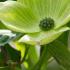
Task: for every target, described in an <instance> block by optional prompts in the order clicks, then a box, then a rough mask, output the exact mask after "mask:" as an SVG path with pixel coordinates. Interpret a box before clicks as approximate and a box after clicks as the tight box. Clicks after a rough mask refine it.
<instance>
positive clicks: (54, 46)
mask: <svg viewBox="0 0 70 70" xmlns="http://www.w3.org/2000/svg"><path fill="white" fill-rule="evenodd" d="M46 47H47V48H48V51H49V52H50V54H51V55H52V56H53V57H54V58H55V59H56V61H57V62H58V63H59V64H60V65H61V66H62V67H63V68H65V70H70V57H69V56H70V52H69V50H68V32H66V33H65V34H63V35H62V36H61V37H59V38H58V39H57V40H55V41H54V42H52V43H50V44H48V45H46Z"/></svg>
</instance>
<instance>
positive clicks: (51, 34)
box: [19, 27, 69, 45]
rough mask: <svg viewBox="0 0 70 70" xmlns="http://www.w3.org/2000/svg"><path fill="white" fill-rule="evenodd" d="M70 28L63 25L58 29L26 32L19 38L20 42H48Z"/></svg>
mask: <svg viewBox="0 0 70 70" xmlns="http://www.w3.org/2000/svg"><path fill="white" fill-rule="evenodd" d="M67 30H69V28H68V27H62V28H60V29H57V30H50V31H47V32H40V33H34V34H26V35H24V36H23V37H21V38H20V39H19V42H22V43H27V44H31V45H36V44H40V45H43V44H48V43H50V42H52V41H53V40H55V39H56V38H58V37H59V36H60V35H61V34H62V33H63V32H65V31H67Z"/></svg>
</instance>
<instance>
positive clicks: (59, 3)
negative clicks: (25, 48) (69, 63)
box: [0, 0, 70, 45]
mask: <svg viewBox="0 0 70 70" xmlns="http://www.w3.org/2000/svg"><path fill="white" fill-rule="evenodd" d="M0 20H1V21H2V22H3V24H4V25H6V26H7V27H8V28H9V29H11V30H13V31H16V32H21V33H25V34H26V35H24V36H23V37H22V38H21V39H20V40H19V42H24V43H27V44H31V45H35V44H40V45H43V44H48V43H50V42H52V41H54V40H55V39H57V38H58V37H59V36H60V35H61V34H62V33H63V32H65V31H67V30H70V28H69V27H68V26H67V24H68V22H69V21H70V0H17V1H5V2H1V3H0Z"/></svg>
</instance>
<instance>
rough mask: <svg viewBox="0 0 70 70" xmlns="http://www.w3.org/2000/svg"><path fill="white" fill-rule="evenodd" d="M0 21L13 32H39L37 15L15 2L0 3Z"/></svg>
mask: <svg viewBox="0 0 70 70" xmlns="http://www.w3.org/2000/svg"><path fill="white" fill-rule="evenodd" d="M0 20H1V21H2V22H3V23H4V24H5V25H6V26H7V27H8V28H10V29H12V30H14V31H18V32H25V33H33V32H39V31H40V29H39V26H38V25H39V21H38V20H39V19H38V18H37V15H36V14H34V13H33V12H32V11H31V10H30V9H28V8H26V7H25V6H23V5H22V4H20V3H18V2H16V1H6V2H1V3H0Z"/></svg>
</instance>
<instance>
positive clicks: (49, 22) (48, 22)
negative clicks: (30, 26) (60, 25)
mask: <svg viewBox="0 0 70 70" xmlns="http://www.w3.org/2000/svg"><path fill="white" fill-rule="evenodd" d="M39 27H40V29H41V30H43V31H48V30H51V29H52V28H53V27H54V20H53V19H52V18H45V19H43V20H42V21H40V24H39Z"/></svg>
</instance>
